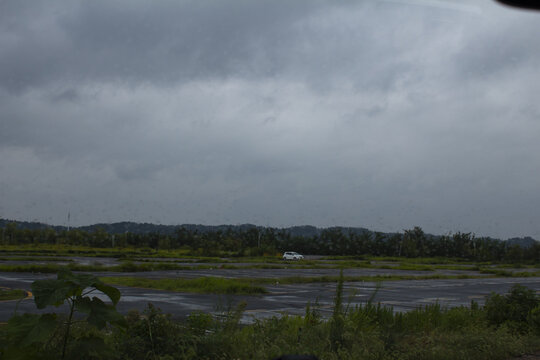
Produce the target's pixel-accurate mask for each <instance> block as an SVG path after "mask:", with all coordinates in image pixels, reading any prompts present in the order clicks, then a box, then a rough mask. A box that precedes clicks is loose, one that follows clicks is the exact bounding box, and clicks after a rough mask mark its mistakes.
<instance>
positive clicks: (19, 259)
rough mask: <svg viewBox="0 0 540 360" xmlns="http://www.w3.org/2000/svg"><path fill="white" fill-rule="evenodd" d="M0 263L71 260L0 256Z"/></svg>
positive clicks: (64, 260) (64, 259) (49, 257)
mask: <svg viewBox="0 0 540 360" xmlns="http://www.w3.org/2000/svg"><path fill="white" fill-rule="evenodd" d="M0 261H43V262H44V261H52V262H54V261H56V262H59V261H61V262H73V260H72V259H70V258H66V257H54V256H0Z"/></svg>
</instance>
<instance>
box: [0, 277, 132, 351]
mask: <svg viewBox="0 0 540 360" xmlns="http://www.w3.org/2000/svg"><path fill="white" fill-rule="evenodd" d="M32 292H33V293H34V301H35V303H36V307H37V308H38V309H45V308H46V307H47V306H55V307H59V306H62V305H64V304H67V306H68V307H69V312H68V316H67V318H66V317H65V316H59V315H57V314H56V313H45V314H23V315H18V314H15V315H14V316H13V317H12V318H11V319H9V321H8V324H7V328H6V334H5V336H6V340H7V341H6V344H7V346H5V347H4V349H3V353H2V355H3V357H2V358H5V359H48V358H54V359H58V358H60V359H66V356H67V354H68V351H67V350H68V348H69V346H68V345H70V340H76V341H72V343H73V345H74V346H71V351H70V352H71V353H78V354H79V355H80V356H78V358H83V356H86V354H98V353H106V352H107V350H108V347H107V346H106V344H105V342H104V335H103V333H102V332H100V331H99V330H101V329H103V328H104V327H105V326H106V325H107V324H111V325H115V326H118V327H123V326H124V325H125V320H124V318H123V316H122V315H120V314H119V313H118V312H117V311H116V304H117V303H118V301H119V300H120V291H118V289H116V288H114V287H112V286H109V285H106V284H104V283H103V282H102V281H101V280H99V278H97V277H96V276H93V275H90V274H73V273H72V272H70V271H69V270H61V271H60V272H58V276H57V279H50V280H37V281H35V282H34V283H33V284H32ZM95 292H98V293H102V294H104V295H106V296H107V297H108V298H109V299H110V300H111V302H112V305H108V304H106V303H105V302H103V301H102V300H101V299H100V298H99V297H96V296H93V297H92V298H91V297H90V296H89V295H90V294H92V293H95ZM75 326H76V327H77V331H76V333H75V334H74V333H73V332H72V330H73V328H74V327H75ZM81 350H83V351H84V352H82V353H81V352H80V351H81ZM83 354H84V355H83Z"/></svg>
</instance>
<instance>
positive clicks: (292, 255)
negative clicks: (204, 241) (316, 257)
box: [283, 251, 304, 260]
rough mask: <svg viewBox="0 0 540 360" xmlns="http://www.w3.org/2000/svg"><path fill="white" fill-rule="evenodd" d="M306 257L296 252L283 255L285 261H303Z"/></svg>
mask: <svg viewBox="0 0 540 360" xmlns="http://www.w3.org/2000/svg"><path fill="white" fill-rule="evenodd" d="M303 258H304V256H303V255H300V254H299V253H297V252H294V251H287V252H286V253H285V254H283V260H301V259H303Z"/></svg>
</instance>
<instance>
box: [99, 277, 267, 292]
mask: <svg viewBox="0 0 540 360" xmlns="http://www.w3.org/2000/svg"><path fill="white" fill-rule="evenodd" d="M101 280H102V281H104V282H105V283H108V284H112V285H124V286H132V287H140V288H147V289H158V290H168V291H179V292H196V293H206V294H245V295H256V294H264V293H266V292H267V291H266V289H265V288H264V287H263V286H260V285H257V283H256V282H255V281H253V280H248V279H225V278H219V277H204V278H196V279H179V278H175V279H147V278H138V277H137V278H135V277H103V278H101Z"/></svg>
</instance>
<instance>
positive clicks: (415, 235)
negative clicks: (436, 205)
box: [0, 222, 540, 262]
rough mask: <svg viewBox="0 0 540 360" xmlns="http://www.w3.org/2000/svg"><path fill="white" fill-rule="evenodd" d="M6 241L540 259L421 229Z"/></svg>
mask: <svg viewBox="0 0 540 360" xmlns="http://www.w3.org/2000/svg"><path fill="white" fill-rule="evenodd" d="M0 241H1V244H3V245H24V244H56V245H68V246H89V247H96V248H126V247H135V248H148V249H154V250H174V249H188V250H189V251H190V253H191V254H193V255H202V256H220V255H224V254H226V255H228V256H260V255H276V254H277V253H282V252H284V251H297V252H300V253H303V254H313V255H349V256H363V255H371V256H393V257H408V258H415V257H450V258H459V259H465V260H471V261H508V262H534V261H537V260H539V259H540V243H539V242H537V241H533V242H532V243H531V244H529V245H528V246H521V245H519V244H516V243H510V242H508V241H502V240H498V239H493V238H489V237H476V236H475V235H474V234H472V233H462V232H457V233H454V234H448V235H430V234H426V233H425V232H424V231H423V230H422V229H421V228H420V227H414V228H412V229H409V230H404V231H403V232H401V233H392V234H388V233H382V232H372V231H368V230H365V231H360V232H359V231H352V230H349V231H346V230H345V231H344V230H343V228H328V229H323V230H322V231H320V232H319V233H318V234H314V235H310V236H300V235H293V234H291V232H290V231H287V230H286V229H275V228H263V227H250V228H234V227H229V228H227V229H225V230H217V231H206V232H201V231H198V230H197V229H188V228H186V227H179V228H177V229H176V230H175V231H174V233H172V234H161V233H159V232H150V233H145V234H137V233H131V232H123V233H109V232H107V231H105V230H104V229H102V228H97V229H94V230H92V231H87V230H82V229H77V228H75V229H71V230H67V229H61V230H59V229H54V228H40V229H24V228H20V227H18V226H17V224H16V223H14V222H12V223H7V224H6V225H5V226H3V227H2V228H1V237H0Z"/></svg>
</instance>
